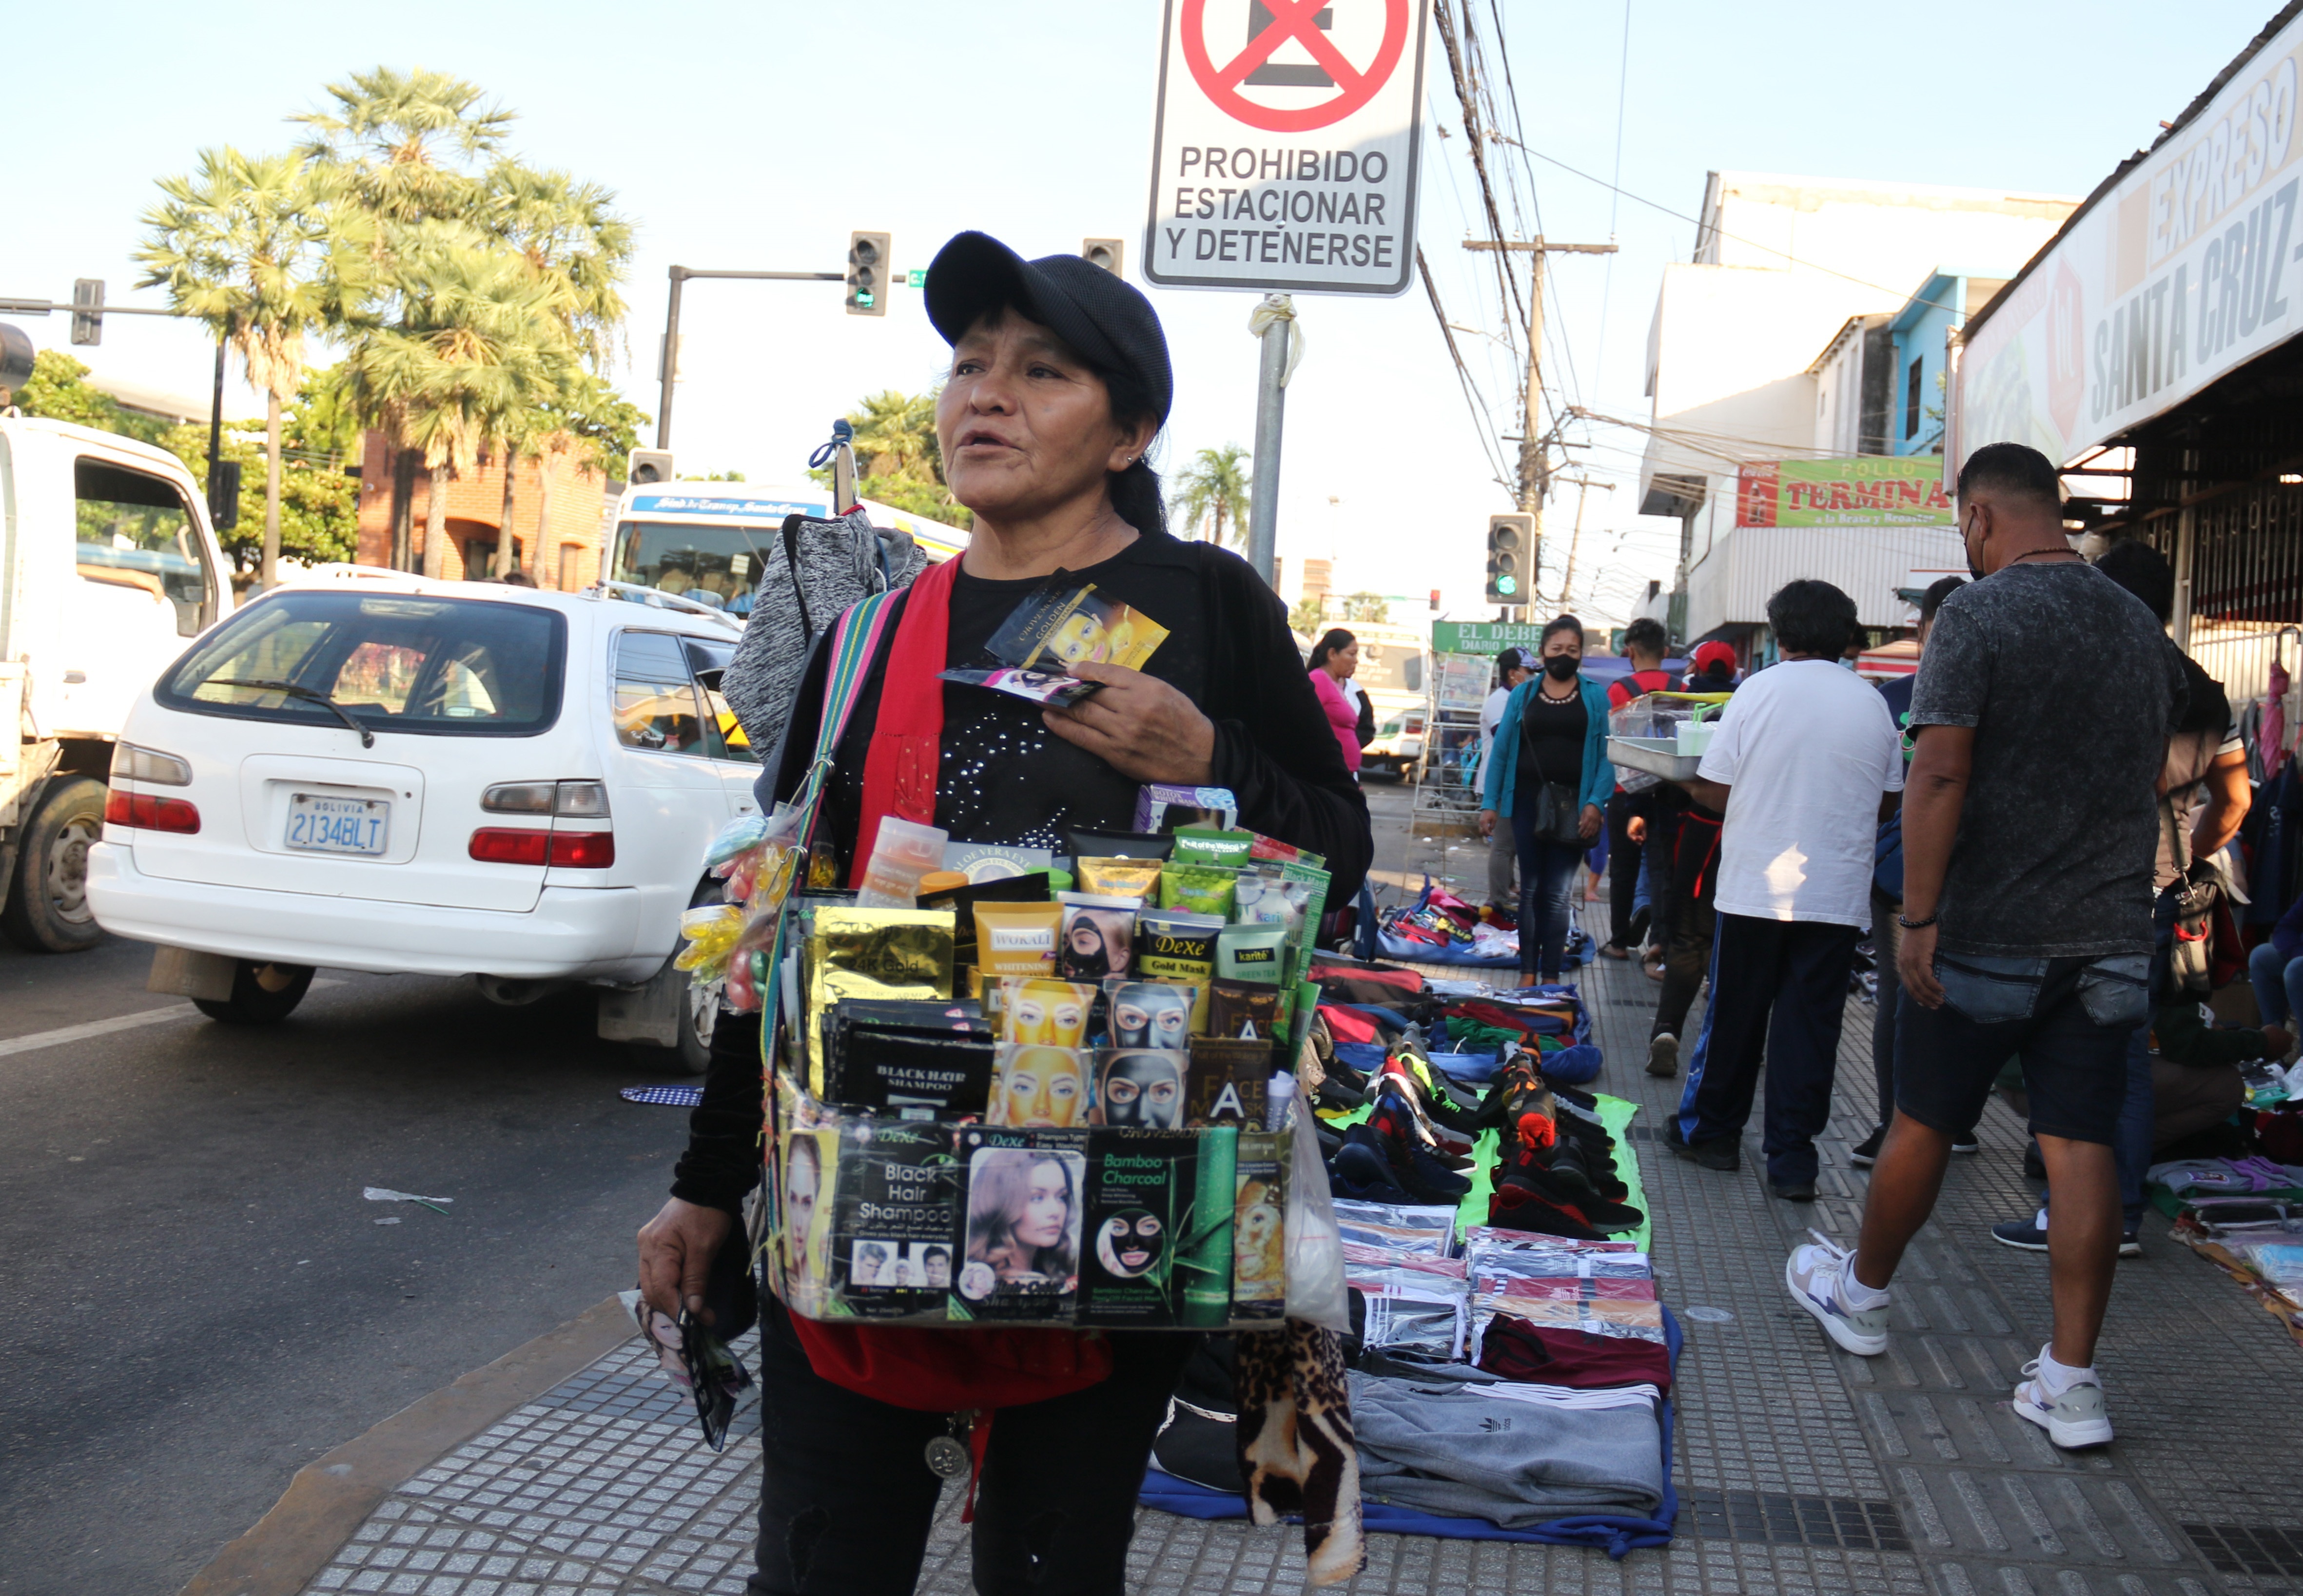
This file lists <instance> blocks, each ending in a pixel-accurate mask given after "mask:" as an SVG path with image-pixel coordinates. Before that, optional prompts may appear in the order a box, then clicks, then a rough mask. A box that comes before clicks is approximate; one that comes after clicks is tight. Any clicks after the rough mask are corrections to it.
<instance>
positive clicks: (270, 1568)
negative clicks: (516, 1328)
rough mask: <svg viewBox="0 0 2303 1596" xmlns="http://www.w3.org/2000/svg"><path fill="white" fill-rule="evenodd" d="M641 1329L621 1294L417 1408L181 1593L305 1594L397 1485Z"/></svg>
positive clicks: (313, 1474) (354, 1449)
mask: <svg viewBox="0 0 2303 1596" xmlns="http://www.w3.org/2000/svg"><path fill="white" fill-rule="evenodd" d="M637 1334H638V1330H637V1329H636V1328H635V1327H634V1325H633V1323H632V1316H631V1314H630V1313H628V1312H626V1310H625V1308H624V1305H623V1303H622V1301H621V1300H620V1299H619V1298H617V1297H613V1296H612V1297H609V1298H608V1299H607V1300H606V1301H605V1302H603V1303H601V1304H600V1305H597V1306H596V1307H593V1308H589V1309H586V1311H585V1312H584V1313H580V1314H578V1315H577V1316H576V1317H575V1318H573V1319H571V1320H569V1322H567V1323H565V1324H563V1325H561V1326H560V1328H559V1329H557V1330H547V1331H545V1332H544V1334H543V1335H540V1336H538V1337H536V1339H534V1340H533V1341H530V1342H528V1343H527V1344H526V1345H525V1346H521V1347H515V1348H513V1349H512V1350H511V1351H510V1352H508V1353H506V1354H505V1355H503V1356H502V1357H500V1358H498V1359H497V1360H496V1361H495V1362H494V1363H493V1364H487V1365H486V1366H485V1367H483V1368H478V1369H475V1370H473V1371H472V1372H470V1373H468V1374H467V1375H465V1376H463V1377H462V1378H461V1379H460V1380H458V1381H456V1383H455V1384H453V1385H451V1386H448V1387H445V1388H443V1389H440V1390H436V1391H434V1392H433V1393H432V1394H431V1395H430V1396H428V1397H425V1398H419V1399H418V1400H417V1401H415V1402H412V1403H410V1404H409V1405H408V1406H406V1407H403V1408H401V1410H400V1411H399V1412H398V1413H396V1414H392V1416H391V1417H390V1418H388V1419H385V1420H384V1421H382V1422H381V1423H377V1424H376V1425H375V1427H374V1428H372V1429H370V1430H369V1431H367V1433H366V1434H364V1435H361V1436H359V1437H358V1438H356V1439H355V1440H348V1441H346V1442H345V1443H344V1444H343V1445H342V1446H341V1447H338V1448H336V1449H335V1450H334V1451H333V1452H330V1453H328V1454H327V1455H326V1456H325V1457H319V1458H316V1459H315V1460H314V1461H312V1462H311V1463H308V1464H307V1465H304V1466H303V1467H302V1468H300V1469H299V1470H297V1471H296V1477H295V1478H294V1479H292V1480H291V1481H290V1482H288V1489H287V1490H284V1491H283V1492H282V1493H281V1496H280V1499H279V1500H278V1501H277V1502H274V1504H273V1505H272V1510H271V1511H270V1512H269V1513H266V1515H265V1516H263V1517H262V1518H260V1519H258V1520H257V1523H256V1525H255V1527H254V1528H252V1529H250V1530H249V1532H248V1533H246V1534H244V1535H242V1536H240V1538H239V1539H238V1540H236V1541H231V1542H229V1543H227V1544H226V1545H225V1546H224V1550H221V1551H219V1552H217V1553H216V1555H215V1558H213V1559H212V1560H210V1562H209V1563H208V1566H207V1567H205V1568H203V1569H201V1570H200V1571H199V1572H198V1574H196V1575H193V1576H192V1578H191V1582H190V1583H189V1584H187V1585H185V1586H184V1588H183V1590H182V1592H181V1596H297V1593H298V1592H300V1591H302V1590H303V1589H304V1587H305V1586H306V1585H307V1584H308V1583H310V1582H311V1580H312V1577H313V1576H314V1575H316V1574H318V1573H319V1572H320V1570H321V1569H322V1568H324V1567H325V1566H327V1562H328V1559H329V1558H332V1557H333V1556H334V1555H335V1554H336V1551H337V1550H338V1549H339V1548H340V1547H342V1545H343V1543H344V1542H345V1541H349V1540H350V1539H351V1536H352V1533H353V1532H354V1531H355V1530H357V1529H359V1526H360V1525H361V1524H363V1523H365V1522H366V1521H367V1516H368V1515H369V1514H371V1513H373V1512H375V1510H376V1508H377V1507H380V1506H381V1505H382V1504H383V1502H384V1499H385V1498H386V1497H388V1496H390V1495H391V1494H392V1491H393V1490H396V1489H398V1488H399V1487H400V1486H401V1485H402V1484H404V1483H405V1482H408V1481H409V1480H411V1479H413V1478H415V1477H416V1475H418V1474H421V1473H422V1472H423V1471H424V1470H426V1468H429V1467H430V1466H431V1465H433V1464H434V1463H435V1462H436V1461H438V1460H439V1459H440V1458H442V1457H445V1456H446V1455H447V1454H448V1453H450V1452H452V1451H454V1450H455V1449H456V1448H458V1447H460V1446H461V1445H463V1443H464V1442H466V1441H468V1440H471V1438H472V1437H474V1436H475V1435H477V1434H478V1433H479V1432H480V1431H483V1430H485V1429H486V1428H487V1427H488V1426H489V1425H491V1424H493V1423H495V1422H496V1421H497V1420H499V1419H501V1418H502V1417H503V1416H504V1415H505V1414H510V1413H511V1412H512V1411H513V1410H514V1409H516V1408H519V1407H521V1406H525V1405H526V1404H527V1403H529V1402H532V1401H534V1400H535V1399H536V1398H538V1397H540V1396H542V1395H543V1394H544V1392H546V1391H548V1390H550V1389H552V1388H553V1386H556V1385H558V1384H559V1383H560V1382H561V1381H563V1380H565V1379H567V1378H568V1377H569V1375H571V1374H573V1373H575V1372H577V1371H578V1370H579V1369H582V1368H585V1367H586V1366H587V1365H589V1364H593V1363H595V1362H596V1361H598V1360H599V1359H600V1358H602V1357H603V1356H605V1355H607V1354H608V1353H610V1352H612V1351H614V1350H615V1349H616V1348H617V1347H620V1346H622V1345H623V1344H624V1343H625V1342H626V1341H628V1340H630V1339H631V1338H633V1337H634V1336H635V1335H637Z"/></svg>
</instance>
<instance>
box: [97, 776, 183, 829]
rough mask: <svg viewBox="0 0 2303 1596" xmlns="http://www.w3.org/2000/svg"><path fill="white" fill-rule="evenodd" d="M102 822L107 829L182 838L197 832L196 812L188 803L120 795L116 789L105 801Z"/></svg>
mask: <svg viewBox="0 0 2303 1596" xmlns="http://www.w3.org/2000/svg"><path fill="white" fill-rule="evenodd" d="M104 818H105V823H108V824H111V825H124V826H134V827H136V828H137V829H138V830H139V831H146V832H178V833H180V834H181V835H183V836H190V835H191V834H192V833H193V832H197V831H198V830H199V829H200V812H199V810H198V809H197V808H195V807H194V806H192V802H191V800H190V799H189V798H155V797H153V796H152V795H151V794H150V793H148V792H122V791H121V790H120V789H118V788H117V787H115V788H114V789H113V790H111V792H110V793H109V794H107V795H106V796H105V800H104Z"/></svg>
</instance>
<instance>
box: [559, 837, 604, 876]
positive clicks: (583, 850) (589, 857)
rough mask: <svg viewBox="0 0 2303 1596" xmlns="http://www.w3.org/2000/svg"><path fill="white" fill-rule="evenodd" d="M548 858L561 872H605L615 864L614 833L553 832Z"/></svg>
mask: <svg viewBox="0 0 2303 1596" xmlns="http://www.w3.org/2000/svg"><path fill="white" fill-rule="evenodd" d="M550 857H551V862H552V863H553V865H554V866H558V867H559V868H561V869H562V870H605V869H606V868H608V866H611V865H612V864H614V863H615V862H616V833H615V832H553V833H552V851H551V855H550Z"/></svg>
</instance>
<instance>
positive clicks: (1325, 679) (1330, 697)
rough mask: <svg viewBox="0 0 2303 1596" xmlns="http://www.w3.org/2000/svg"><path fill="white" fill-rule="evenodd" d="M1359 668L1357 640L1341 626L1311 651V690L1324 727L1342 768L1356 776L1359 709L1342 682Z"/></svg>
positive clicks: (1358, 641)
mask: <svg viewBox="0 0 2303 1596" xmlns="http://www.w3.org/2000/svg"><path fill="white" fill-rule="evenodd" d="M1359 668H1360V640H1359V639H1358V638H1354V637H1353V636H1352V635H1351V633H1349V632H1347V631H1346V630H1345V629H1343V628H1342V627H1340V626H1339V627H1337V628H1335V629H1333V630H1331V631H1329V633H1328V635H1327V636H1326V637H1324V638H1320V641H1319V643H1318V644H1317V645H1316V646H1314V647H1313V648H1312V692H1314V693H1316V694H1317V695H1319V698H1320V708H1321V709H1323V710H1325V711H1326V712H1327V715H1328V727H1329V730H1332V731H1333V732H1334V733H1335V734H1336V741H1337V744H1338V745H1340V746H1341V747H1342V748H1343V750H1344V768H1345V769H1346V770H1347V771H1349V772H1351V773H1352V774H1353V775H1354V776H1356V775H1358V774H1359V773H1360V709H1359V705H1358V704H1357V703H1356V702H1355V701H1354V698H1353V697H1352V695H1350V694H1349V693H1346V692H1345V691H1344V683H1346V681H1349V680H1351V678H1352V673H1353V672H1354V671H1357V670H1358V669H1359Z"/></svg>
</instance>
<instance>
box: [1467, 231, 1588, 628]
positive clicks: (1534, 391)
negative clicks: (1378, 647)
mask: <svg viewBox="0 0 2303 1596" xmlns="http://www.w3.org/2000/svg"><path fill="white" fill-rule="evenodd" d="M1464 248H1465V249H1470V250H1473V251H1475V252H1479V253H1484V254H1493V253H1494V252H1496V251H1497V250H1499V249H1500V250H1503V251H1506V252H1507V253H1511V254H1523V255H1532V256H1534V257H1535V262H1534V266H1535V269H1534V270H1533V271H1531V272H1530V273H1529V274H1528V276H1529V279H1530V282H1529V288H1530V294H1529V297H1528V308H1527V387H1526V390H1525V392H1524V393H1523V395H1522V401H1523V402H1522V405H1521V416H1522V419H1521V425H1520V429H1519V436H1520V443H1519V507H1520V508H1521V509H1522V510H1523V511H1526V512H1527V513H1528V514H1530V515H1531V516H1533V517H1535V546H1534V547H1533V548H1532V549H1531V550H1530V551H1529V554H1528V574H1529V578H1530V584H1529V585H1530V587H1531V589H1532V587H1533V578H1534V575H1535V573H1536V572H1537V571H1539V570H1541V569H1542V563H1543V502H1544V500H1545V499H1546V498H1548V496H1549V495H1550V492H1551V463H1550V451H1549V449H1548V445H1547V442H1546V440H1545V438H1544V435H1543V433H1542V431H1541V430H1540V416H1541V411H1542V404H1543V258H1544V257H1545V256H1547V255H1613V254H1614V253H1615V245H1613V244H1554V243H1550V242H1548V241H1545V240H1543V239H1540V238H1535V239H1465V240H1464ZM1508 308H1509V307H1506V309H1508Z"/></svg>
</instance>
